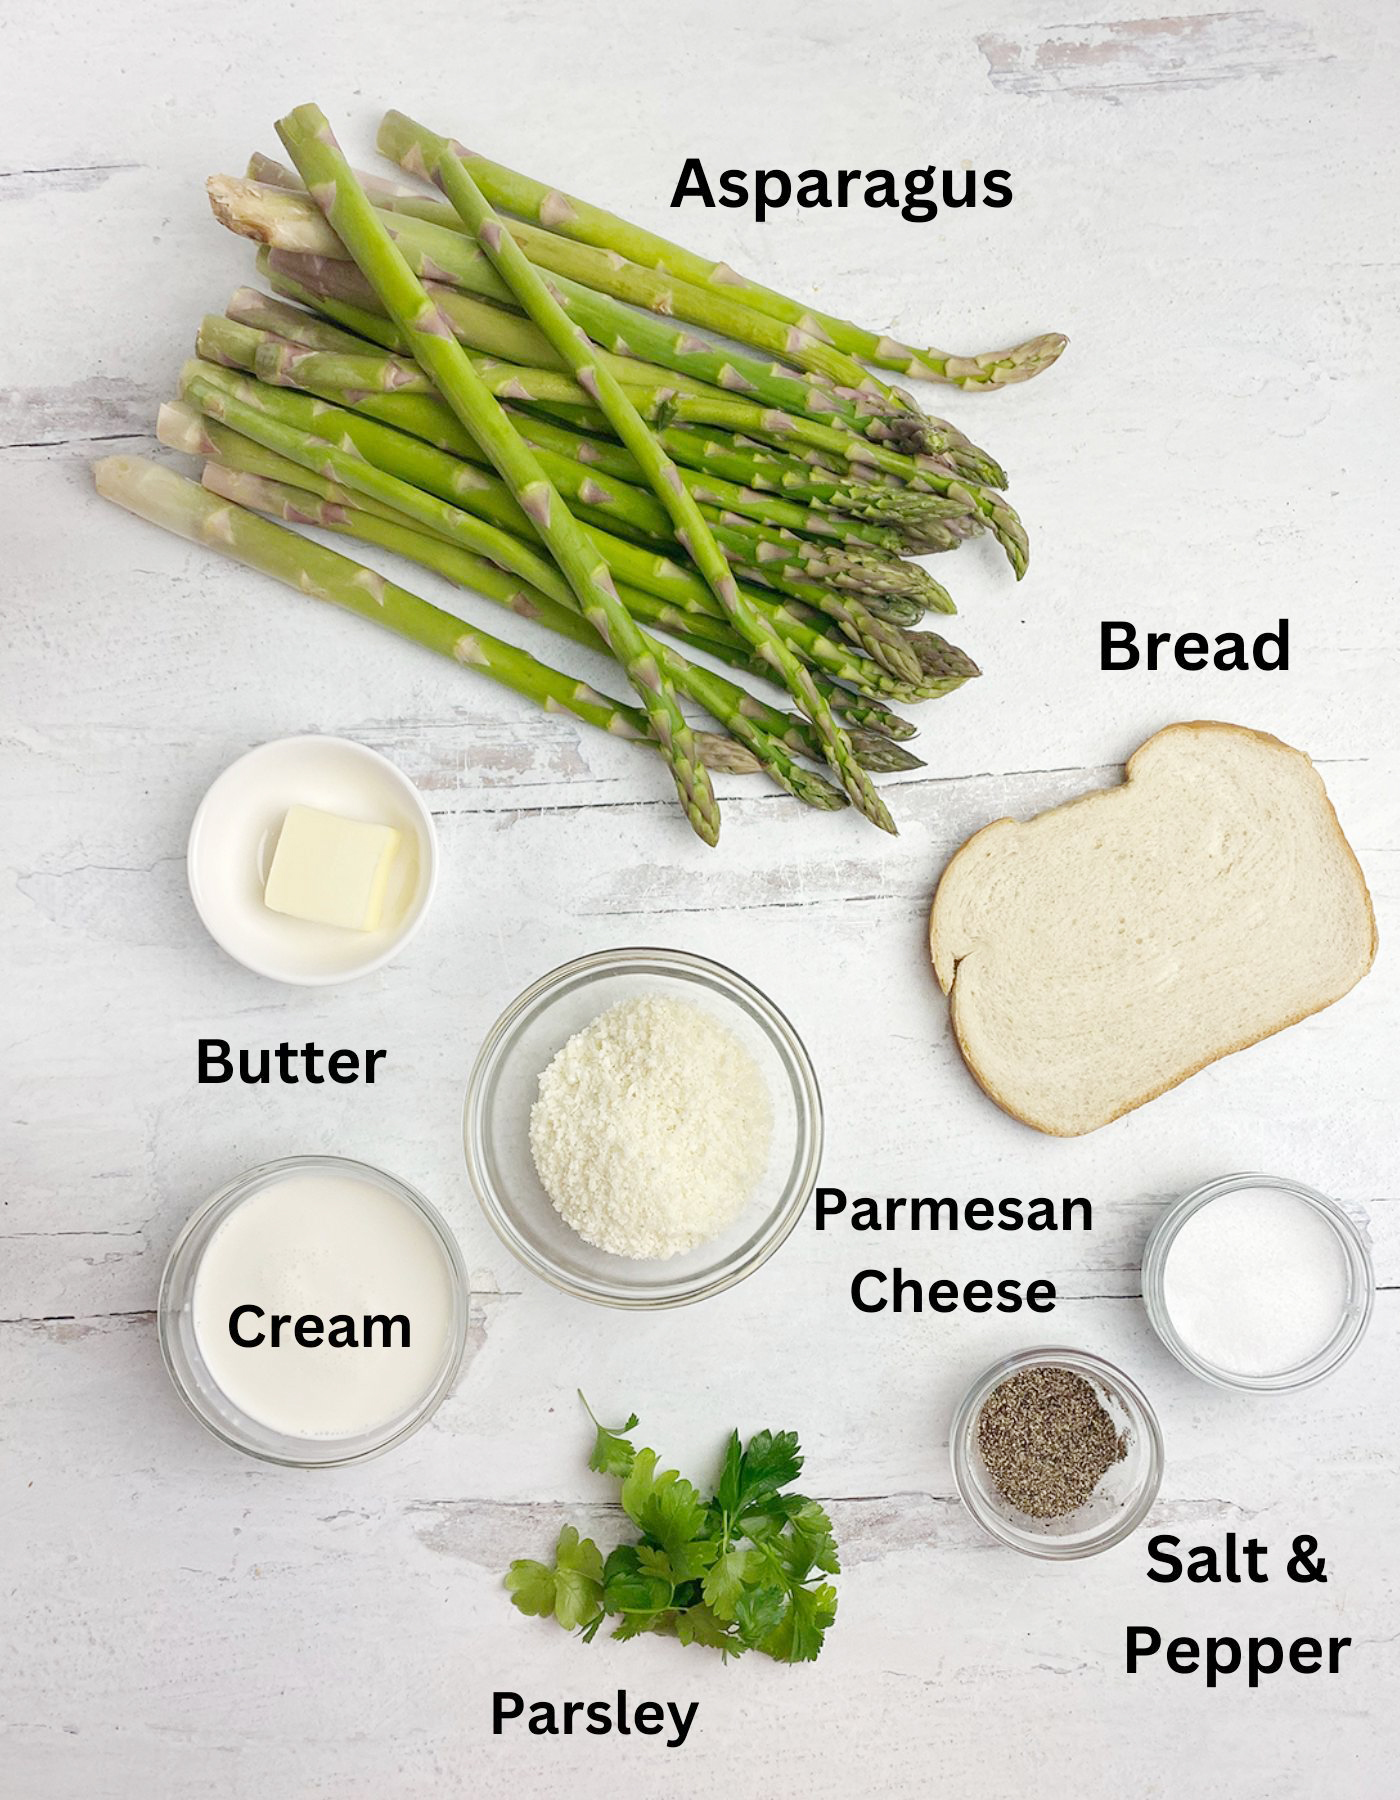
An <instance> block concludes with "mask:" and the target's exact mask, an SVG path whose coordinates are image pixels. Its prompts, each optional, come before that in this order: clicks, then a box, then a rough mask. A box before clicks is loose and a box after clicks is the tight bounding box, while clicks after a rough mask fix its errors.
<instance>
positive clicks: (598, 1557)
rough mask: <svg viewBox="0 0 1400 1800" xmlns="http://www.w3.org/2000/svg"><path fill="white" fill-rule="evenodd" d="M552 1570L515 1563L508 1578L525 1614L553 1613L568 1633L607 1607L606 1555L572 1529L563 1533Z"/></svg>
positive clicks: (544, 1565)
mask: <svg viewBox="0 0 1400 1800" xmlns="http://www.w3.org/2000/svg"><path fill="white" fill-rule="evenodd" d="M554 1562H555V1566H554V1567H553V1568H552V1569H551V1568H550V1567H549V1566H548V1565H547V1564H545V1563H542V1562H528V1561H523V1562H513V1563H512V1564H511V1565H510V1570H509V1572H508V1573H507V1575H506V1587H507V1588H508V1589H509V1591H510V1597H511V1599H512V1600H513V1601H514V1602H515V1604H516V1606H518V1607H519V1609H520V1611H521V1612H523V1613H530V1614H533V1615H535V1616H538V1617H541V1618H542V1617H544V1616H545V1615H546V1614H548V1613H553V1614H554V1617H555V1618H556V1619H557V1620H558V1621H559V1623H560V1624H561V1625H562V1626H563V1627H564V1629H565V1630H566V1631H574V1630H577V1628H578V1627H579V1626H580V1625H586V1624H587V1623H588V1622H589V1620H591V1619H593V1618H594V1617H595V1616H596V1615H597V1614H598V1612H599V1609H600V1608H601V1606H602V1603H603V1553H602V1551H601V1550H599V1548H598V1546H597V1545H596V1544H595V1543H594V1542H593V1540H592V1538H581V1537H580V1536H579V1534H578V1532H577V1530H576V1529H575V1528H574V1526H572V1525H566V1526H565V1527H564V1529H563V1530H562V1531H561V1532H560V1533H559V1544H558V1548H557V1549H556V1551H555V1553H554Z"/></svg>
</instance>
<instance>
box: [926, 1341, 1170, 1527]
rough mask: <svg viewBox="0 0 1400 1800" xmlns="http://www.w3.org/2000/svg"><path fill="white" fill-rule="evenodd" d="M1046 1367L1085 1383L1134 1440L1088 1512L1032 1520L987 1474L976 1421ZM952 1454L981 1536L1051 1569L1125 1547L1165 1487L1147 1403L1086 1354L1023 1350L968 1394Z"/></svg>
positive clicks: (1119, 1375) (956, 1421) (957, 1418)
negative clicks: (1007, 1385)
mask: <svg viewBox="0 0 1400 1800" xmlns="http://www.w3.org/2000/svg"><path fill="white" fill-rule="evenodd" d="M1047 1365H1049V1367H1051V1368H1055V1369H1069V1370H1072V1371H1073V1373H1074V1374H1076V1375H1082V1376H1083V1378H1084V1380H1085V1381H1087V1382H1088V1383H1089V1385H1090V1386H1091V1387H1092V1388H1093V1390H1094V1392H1095V1393H1096V1394H1097V1396H1098V1398H1099V1401H1100V1403H1101V1405H1102V1406H1103V1408H1104V1411H1105V1412H1106V1413H1107V1414H1108V1416H1109V1417H1110V1418H1111V1419H1112V1420H1113V1423H1114V1425H1115V1426H1116V1427H1117V1428H1118V1430H1119V1431H1120V1432H1121V1433H1123V1435H1124V1436H1125V1438H1126V1439H1127V1450H1126V1454H1125V1455H1124V1457H1123V1460H1122V1462H1117V1463H1114V1464H1113V1466H1112V1467H1111V1468H1110V1469H1108V1470H1107V1471H1106V1472H1105V1474H1104V1476H1103V1479H1102V1480H1101V1481H1100V1482H1099V1485H1098V1486H1097V1488H1095V1490H1094V1492H1093V1494H1092V1495H1091V1496H1090V1498H1089V1499H1088V1500H1087V1501H1086V1502H1085V1504H1084V1505H1083V1506H1081V1507H1080V1508H1079V1509H1078V1510H1077V1511H1076V1512H1072V1513H1069V1514H1067V1515H1066V1516H1065V1517H1064V1518H1062V1519H1033V1518H1031V1517H1030V1516H1029V1514H1027V1513H1023V1512H1021V1511H1019V1510H1018V1509H1017V1508H1016V1507H1014V1506H1013V1505H1012V1504H1011V1502H1010V1501H1009V1500H1007V1499H1006V1498H1005V1497H1004V1496H1003V1494H1002V1493H1001V1491H1000V1489H999V1488H998V1487H997V1485H996V1483H995V1482H994V1481H993V1480H992V1478H991V1476H990V1475H989V1474H988V1473H987V1469H986V1465H985V1464H984V1463H983V1461H982V1453H981V1451H980V1450H979V1449H978V1446H977V1420H978V1417H979V1416H980V1414H981V1411H982V1406H983V1403H984V1402H985V1401H986V1399H987V1398H988V1396H989V1395H990V1394H991V1393H992V1392H993V1390H994V1389H995V1388H998V1387H1000V1385H1001V1384H1002V1382H1003V1381H1005V1380H1006V1379H1007V1377H1008V1376H1010V1375H1015V1374H1018V1373H1019V1372H1020V1371H1021V1370H1022V1369H1037V1368H1044V1367H1046V1366H1047ZM948 1448H949V1451H950V1453H951V1455H952V1459H953V1479H954V1481H955V1482H956V1483H957V1486H958V1493H959V1494H960V1495H961V1496H962V1502H963V1505H964V1506H965V1507H966V1508H967V1510H968V1511H969V1512H970V1513H971V1514H972V1516H973V1518H974V1519H976V1521H977V1523H978V1524H979V1525H980V1526H981V1527H982V1529H983V1530H984V1531H986V1532H987V1533H988V1534H989V1535H990V1536H991V1537H994V1538H995V1539H996V1540H997V1542H998V1543H1001V1544H1007V1545H1009V1546H1010V1547H1011V1549H1013V1550H1020V1551H1022V1552H1023V1553H1024V1554H1025V1555H1026V1556H1038V1557H1041V1558H1043V1559H1045V1560H1047V1561H1051V1562H1068V1561H1070V1560H1072V1559H1073V1558H1076V1557H1081V1556H1097V1555H1098V1553H1099V1552H1100V1551H1101V1550H1109V1549H1112V1547H1113V1545H1114V1544H1120V1543H1122V1541H1123V1539H1124V1538H1125V1537H1128V1536H1129V1535H1130V1534H1131V1533H1132V1532H1134V1531H1136V1530H1137V1528H1138V1526H1139V1525H1141V1523H1142V1522H1143V1520H1144V1519H1145V1518H1146V1517H1147V1514H1148V1511H1149V1510H1150V1508H1151V1506H1152V1503H1153V1501H1154V1500H1155V1499H1156V1498H1157V1489H1158V1488H1159V1487H1160V1486H1161V1482H1162V1433H1161V1429H1160V1428H1159V1426H1158V1424H1157V1416H1156V1414H1155V1413H1154V1412H1153V1410H1152V1408H1151V1406H1150V1405H1149V1404H1148V1401H1147V1397H1146V1395H1145V1394H1144V1393H1143V1392H1142V1390H1141V1389H1140V1388H1139V1387H1138V1386H1137V1384H1136V1382H1134V1381H1130V1380H1129V1378H1128V1377H1127V1376H1126V1375H1125V1374H1124V1373H1123V1371H1122V1370H1121V1369H1115V1368H1114V1366H1113V1364H1112V1363H1110V1362H1105V1361H1104V1360H1103V1358H1102V1357H1098V1356H1091V1355H1090V1354H1089V1352H1088V1351H1087V1350H1066V1349H1063V1348H1059V1347H1052V1348H1049V1349H1039V1350H1018V1351H1017V1352H1016V1354H1015V1355H1014V1356H1007V1357H1004V1358H1003V1359H1002V1360H1001V1361H1000V1362H996V1363H993V1364H992V1366H991V1368H990V1369H988V1370H987V1371H986V1372H985V1373H984V1374H982V1375H979V1376H978V1378H977V1380H976V1381H974V1382H973V1384H972V1386H971V1387H970V1388H969V1389H968V1390H967V1392H966V1394H964V1396H963V1398H962V1403H961V1405H960V1406H959V1407H958V1410H957V1412H956V1414H955V1415H954V1418H953V1425H952V1430H951V1431H950V1433H949V1438H948Z"/></svg>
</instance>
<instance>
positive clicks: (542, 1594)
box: [506, 1558, 554, 1618]
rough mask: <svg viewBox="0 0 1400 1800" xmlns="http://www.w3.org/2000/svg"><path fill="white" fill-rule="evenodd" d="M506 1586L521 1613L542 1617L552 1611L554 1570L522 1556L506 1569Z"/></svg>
mask: <svg viewBox="0 0 1400 1800" xmlns="http://www.w3.org/2000/svg"><path fill="white" fill-rule="evenodd" d="M506 1587H507V1588H508V1589H509V1591H510V1597H511V1599H512V1601H513V1602H514V1603H515V1605H516V1606H518V1607H519V1608H520V1610H521V1612H523V1613H530V1614H532V1615H534V1616H537V1617H539V1618H543V1617H544V1616H545V1614H546V1613H552V1612H553V1611H554V1571H553V1569H547V1568H546V1567H545V1565H544V1564H543V1563H542V1562H532V1561H529V1560H528V1559H524V1558H522V1559H521V1560H520V1561H518V1562H513V1563H512V1564H511V1565H510V1568H509V1569H508V1570H507V1571H506Z"/></svg>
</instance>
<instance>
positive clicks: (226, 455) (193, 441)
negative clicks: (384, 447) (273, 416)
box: [157, 401, 976, 772]
mask: <svg viewBox="0 0 1400 1800" xmlns="http://www.w3.org/2000/svg"><path fill="white" fill-rule="evenodd" d="M157 436H158V437H159V439H160V442H161V443H162V444H165V445H166V446H167V447H168V448H170V449H172V450H181V451H183V452H185V453H186V454H187V455H191V456H202V457H206V458H208V459H210V460H211V462H212V463H213V464H214V466H217V467H221V468H222V469H224V470H225V471H226V472H227V473H228V474H230V475H242V474H246V475H247V476H249V477H251V478H253V479H255V480H257V481H259V482H265V483H268V484H271V485H273V486H277V487H283V488H285V491H286V492H288V493H300V494H302V495H304V496H305V499H304V501H303V505H305V506H314V505H316V504H317V503H318V502H325V503H327V504H328V505H329V506H330V507H331V508H332V509H334V510H335V511H336V512H339V513H342V514H344V515H346V516H349V515H350V514H351V513H352V512H353V514H354V516H355V518H356V519H357V520H362V519H364V518H365V517H373V518H375V519H383V520H386V521H387V522H388V523H390V524H392V525H397V526H399V527H400V528H401V529H403V528H405V520H404V516H403V515H402V514H401V513H399V512H397V511H395V510H394V509H393V508H392V507H387V506H383V505H382V504H380V503H379V502H377V501H375V500H372V499H370V498H368V497H367V496H365V495H363V494H358V493H356V492H355V491H354V490H353V489H349V488H345V487H342V486H340V485H339V484H337V483H335V482H333V481H330V480H328V479H327V478H326V477H325V476H324V475H321V474H319V473H316V472H313V471H311V470H310V469H307V468H304V467H302V466H301V465H299V464H297V463H294V462H292V461H290V460H289V459H287V458H285V457H281V456H278V455H276V454H275V453H274V452H272V451H269V450H265V449H264V448H263V447H262V446H261V445H259V444H255V443H254V442H253V441H252V440H251V439H250V438H245V437H243V436H241V435H240V434H239V433H238V432H236V431H232V430H230V429H229V428H227V427H226V426H223V425H220V424H218V423H217V422H216V421H214V420H210V419H206V418H204V417H203V416H202V415H201V414H200V413H199V412H197V411H196V410H195V408H194V407H192V406H190V405H188V404H187V403H186V402H183V401H175V402H172V403H169V404H167V405H164V406H162V407H161V409H160V417H159V420H158V423H157ZM234 497H235V498H240V497H241V496H234ZM420 535H424V536H426V535H428V534H426V533H424V534H420ZM432 541H433V542H440V543H443V544H444V547H447V548H450V547H452V546H451V545H449V544H448V542H447V540H444V539H440V538H436V537H434V538H433V539H432ZM463 554H468V553H466V552H463ZM423 560H427V559H426V558H425V559H423ZM430 566H431V565H430ZM485 566H486V567H488V568H490V567H496V566H497V565H495V564H493V563H487V564H485ZM617 589H618V593H619V595H620V596H621V598H622V601H623V604H624V605H625V606H626V607H627V609H628V611H629V612H630V613H632V615H633V616H634V617H635V618H636V619H638V620H639V621H640V622H642V623H644V624H650V625H655V626H657V627H659V628H660V629H662V630H664V631H668V632H671V633H672V634H674V635H676V636H679V637H682V638H684V639H685V640H686V641H687V642H688V643H691V644H693V645H695V647H696V648H697V649H700V650H703V651H705V652H706V654H708V655H710V656H714V657H717V658H718V659H719V660H720V661H722V662H726V663H729V664H731V665H733V666H734V667H735V668H739V669H742V670H743V671H744V672H745V673H747V674H749V675H753V676H756V677H757V678H758V679H760V680H764V681H771V680H773V679H774V674H773V671H772V669H771V668H769V667H768V666H767V665H766V664H762V663H758V662H756V661H755V660H754V656H753V652H752V650H751V649H750V648H749V646H748V645H747V644H745V643H744V642H743V640H742V639H741V638H739V637H737V636H735V635H734V634H733V633H732V632H730V630H729V628H728V627H727V626H726V625H724V624H723V623H722V621H720V620H718V619H714V618H712V617H710V616H708V615H706V614H704V613H700V612H691V611H685V610H682V609H681V608H678V607H676V606H674V605H672V604H671V603H670V602H668V601H666V600H662V599H659V598H658V597H657V596H656V595H655V594H651V593H648V592H646V591H644V590H643V589H641V588H634V587H631V586H629V585H628V584H627V583H625V582H618V584H617ZM516 591H519V592H527V591H528V592H531V593H534V592H541V591H542V590H539V589H533V588H528V587H527V584H524V583H517V584H516ZM968 670H969V671H970V672H971V673H974V674H975V673H976V671H975V669H974V668H972V666H971V665H968ZM965 679H966V673H964V674H960V675H958V676H956V677H954V678H947V677H946V676H945V677H944V678H941V679H939V680H937V681H934V682H928V683H926V684H925V687H924V689H923V690H922V692H921V697H923V698H933V697H935V696H937V695H940V694H945V693H950V692H952V690H953V689H954V688H956V687H960V686H961V685H962V682H963V680H965ZM813 680H814V681H816V682H818V684H819V685H820V686H821V687H822V691H823V692H824V693H825V694H826V696H827V699H828V701H829V702H830V704H831V706H832V707H833V709H834V710H836V711H839V712H840V713H841V714H842V715H843V716H844V717H846V718H847V719H848V720H850V722H851V725H852V726H853V727H855V729H853V730H852V732H851V739H852V743H853V744H854V745H855V747H856V751H857V754H858V755H859V756H860V759H861V763H862V766H863V767H865V768H869V769H871V770H874V771H877V772H878V771H880V770H882V769H888V768H899V767H904V766H906V765H905V764H903V763H899V762H889V761H887V760H885V759H884V757H883V756H882V754H881V753H880V752H879V751H878V749H875V750H872V749H871V747H870V746H868V745H867V744H866V742H865V732H864V731H863V730H862V729H861V728H864V727H868V728H869V730H870V731H871V732H874V733H877V734H879V735H882V736H885V737H889V738H894V739H898V740H903V739H906V738H909V737H913V736H914V735H915V727H914V726H913V725H912V724H910V723H909V722H908V721H907V720H905V719H902V718H900V717H899V715H898V714H897V713H892V712H890V711H889V710H888V708H886V707H883V706H881V705H880V704H878V702H876V701H873V700H871V699H869V698H867V697H865V696H862V695H858V694H855V693H852V692H849V691H848V690H847V689H845V688H841V687H839V686H837V685H836V684H835V683H834V682H832V681H831V680H830V679H829V678H828V677H826V676H824V675H821V674H819V673H817V672H815V671H814V673H813ZM804 723H805V722H804V721H801V720H796V721H793V724H794V726H797V727H801V726H803V725H804ZM790 735H791V734H790V733H789V736H790ZM804 753H805V752H804ZM707 761H708V762H709V764H710V766H711V767H714V766H716V765H715V764H714V761H713V759H712V758H707Z"/></svg>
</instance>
